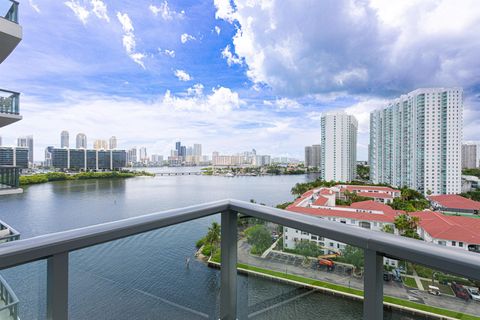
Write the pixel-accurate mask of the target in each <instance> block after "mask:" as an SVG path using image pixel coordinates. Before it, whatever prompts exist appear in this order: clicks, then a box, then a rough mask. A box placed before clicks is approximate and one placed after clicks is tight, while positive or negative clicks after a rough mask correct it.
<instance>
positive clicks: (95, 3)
mask: <svg viewBox="0 0 480 320" xmlns="http://www.w3.org/2000/svg"><path fill="white" fill-rule="evenodd" d="M90 3H91V5H92V12H93V13H94V14H95V15H96V16H97V17H98V18H99V19H103V20H105V21H107V22H110V17H109V16H108V12H107V5H106V4H105V3H104V2H103V1H102V0H91V2H90Z"/></svg>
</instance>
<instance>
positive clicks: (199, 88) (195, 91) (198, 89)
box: [187, 83, 204, 96]
mask: <svg viewBox="0 0 480 320" xmlns="http://www.w3.org/2000/svg"><path fill="white" fill-rule="evenodd" d="M203 89H204V86H203V84H201V83H196V84H194V85H193V87H191V88H188V89H187V94H188V95H189V96H201V95H202V94H203Z"/></svg>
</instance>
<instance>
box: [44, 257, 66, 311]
mask: <svg viewBox="0 0 480 320" xmlns="http://www.w3.org/2000/svg"><path fill="white" fill-rule="evenodd" d="M47 319H48V320H67V319H68V252H63V253H59V254H56V255H53V256H52V257H50V258H48V260H47Z"/></svg>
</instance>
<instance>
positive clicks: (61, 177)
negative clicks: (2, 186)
mask: <svg viewBox="0 0 480 320" xmlns="http://www.w3.org/2000/svg"><path fill="white" fill-rule="evenodd" d="M139 176H155V174H153V173H149V172H146V171H112V172H79V173H73V174H69V173H64V172H49V173H37V174H32V175H28V176H20V186H28V185H34V184H42V183H47V182H52V181H67V180H90V179H127V178H133V177H139Z"/></svg>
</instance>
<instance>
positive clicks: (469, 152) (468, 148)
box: [462, 144, 478, 169]
mask: <svg viewBox="0 0 480 320" xmlns="http://www.w3.org/2000/svg"><path fill="white" fill-rule="evenodd" d="M477 166H478V161H477V145H476V144H464V145H462V169H473V168H476V167H477Z"/></svg>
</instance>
